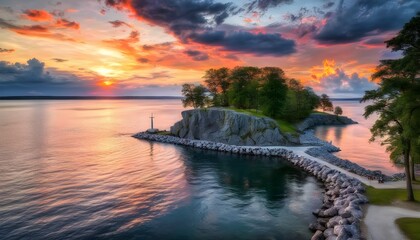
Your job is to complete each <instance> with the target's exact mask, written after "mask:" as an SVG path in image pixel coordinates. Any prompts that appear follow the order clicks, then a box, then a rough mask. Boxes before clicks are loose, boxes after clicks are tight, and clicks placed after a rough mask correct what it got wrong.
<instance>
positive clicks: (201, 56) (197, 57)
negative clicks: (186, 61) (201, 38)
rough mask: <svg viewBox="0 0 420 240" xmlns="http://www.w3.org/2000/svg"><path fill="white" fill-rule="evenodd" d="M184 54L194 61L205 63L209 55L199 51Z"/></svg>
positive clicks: (188, 51) (189, 51)
mask: <svg viewBox="0 0 420 240" xmlns="http://www.w3.org/2000/svg"><path fill="white" fill-rule="evenodd" d="M184 53H185V54H187V55H188V56H190V57H191V58H192V59H193V60H194V61H205V60H208V59H209V55H207V53H204V52H201V51H196V50H186V51H184Z"/></svg>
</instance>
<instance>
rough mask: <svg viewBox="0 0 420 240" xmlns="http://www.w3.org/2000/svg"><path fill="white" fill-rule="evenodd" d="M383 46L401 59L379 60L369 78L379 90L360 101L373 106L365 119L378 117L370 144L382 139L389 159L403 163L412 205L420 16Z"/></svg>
mask: <svg viewBox="0 0 420 240" xmlns="http://www.w3.org/2000/svg"><path fill="white" fill-rule="evenodd" d="M385 43H386V44H387V48H391V49H392V51H402V53H403V57H402V58H400V59H393V60H381V64H380V65H379V66H378V67H377V69H376V72H375V73H374V74H373V75H372V79H373V80H376V79H378V80H380V82H379V88H378V89H376V90H370V91H366V93H365V95H364V97H363V99H362V100H361V101H362V102H366V101H370V102H372V104H371V105H368V106H366V108H365V113H364V116H365V117H366V118H368V117H369V116H371V115H372V114H373V113H377V114H379V117H378V120H376V122H375V124H374V125H373V126H372V128H371V132H372V138H371V141H374V140H375V139H376V138H381V139H382V145H388V147H387V151H388V152H390V153H391V154H390V156H391V159H393V160H394V161H395V160H398V159H401V158H402V159H403V164H404V168H405V174H406V183H407V199H408V200H409V201H414V200H415V199H414V194H413V188H412V182H411V181H412V179H415V173H414V161H415V159H414V157H417V156H418V152H417V151H418V148H419V145H420V130H419V129H420V122H419V121H420V120H419V119H420V95H419V93H420V79H419V76H420V64H419V63H420V13H417V16H415V17H413V18H412V19H411V20H410V22H408V23H406V24H405V25H404V28H403V29H402V30H401V31H400V32H399V33H398V35H397V36H396V37H394V38H392V39H391V40H388V41H386V42H385ZM416 149H417V150H416Z"/></svg>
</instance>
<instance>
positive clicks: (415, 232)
mask: <svg viewBox="0 0 420 240" xmlns="http://www.w3.org/2000/svg"><path fill="white" fill-rule="evenodd" d="M395 223H396V224H397V225H398V227H399V228H400V229H401V231H402V232H403V233H404V234H405V236H407V237H408V239H410V240H420V218H399V219H397V220H395Z"/></svg>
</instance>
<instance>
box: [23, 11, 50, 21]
mask: <svg viewBox="0 0 420 240" xmlns="http://www.w3.org/2000/svg"><path fill="white" fill-rule="evenodd" d="M22 17H23V18H26V19H28V20H31V21H35V22H48V21H51V20H52V19H53V18H54V17H53V15H51V14H50V13H49V12H47V11H45V10H37V9H28V10H26V11H24V12H23V14H22Z"/></svg>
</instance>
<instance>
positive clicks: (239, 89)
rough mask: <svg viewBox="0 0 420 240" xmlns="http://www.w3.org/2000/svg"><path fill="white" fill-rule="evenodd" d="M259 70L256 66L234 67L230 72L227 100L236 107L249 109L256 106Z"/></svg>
mask: <svg viewBox="0 0 420 240" xmlns="http://www.w3.org/2000/svg"><path fill="white" fill-rule="evenodd" d="M260 74H261V70H260V69H259V68H257V67H235V68H234V69H233V70H232V72H231V74H230V79H231V81H232V83H231V87H230V89H229V102H230V103H231V104H232V105H233V106H234V107H236V108H242V109H251V108H257V107H258V101H257V98H258V86H259V83H258V77H259V75H260Z"/></svg>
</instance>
